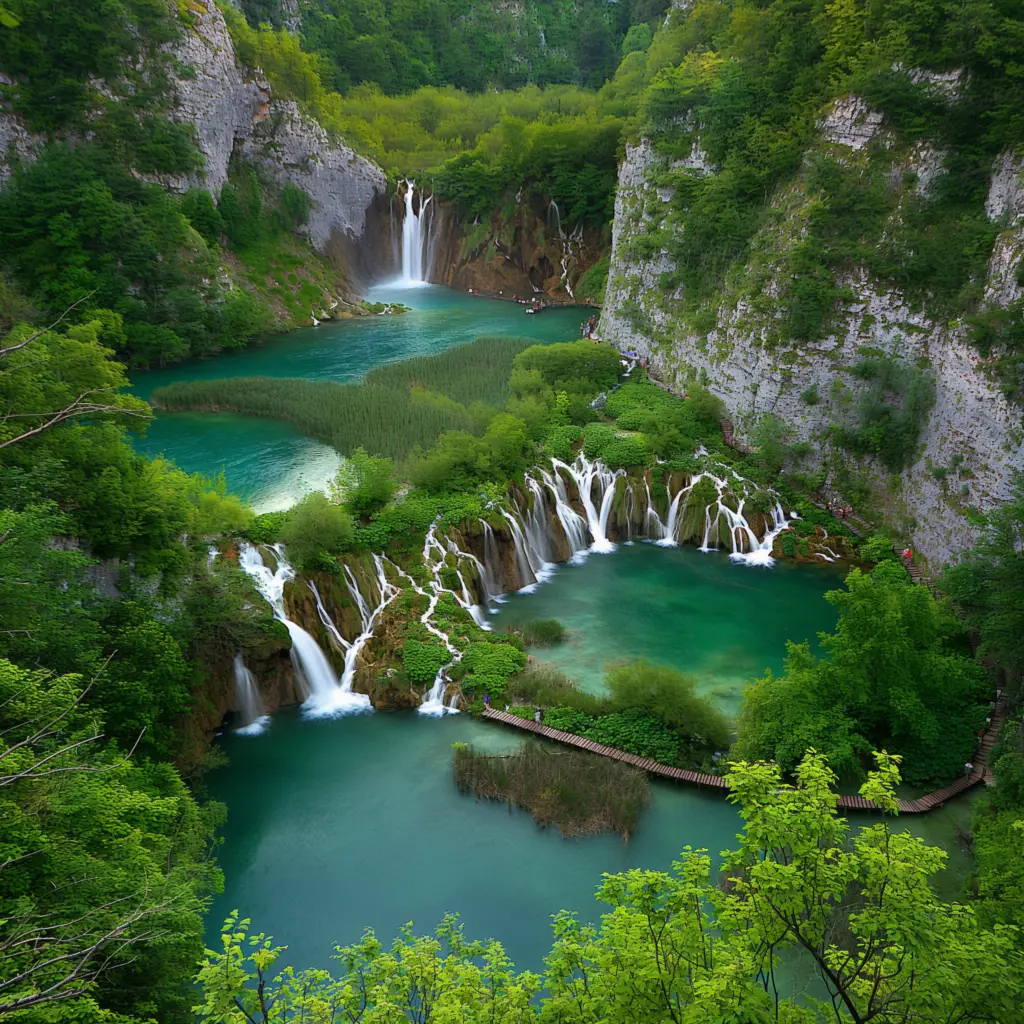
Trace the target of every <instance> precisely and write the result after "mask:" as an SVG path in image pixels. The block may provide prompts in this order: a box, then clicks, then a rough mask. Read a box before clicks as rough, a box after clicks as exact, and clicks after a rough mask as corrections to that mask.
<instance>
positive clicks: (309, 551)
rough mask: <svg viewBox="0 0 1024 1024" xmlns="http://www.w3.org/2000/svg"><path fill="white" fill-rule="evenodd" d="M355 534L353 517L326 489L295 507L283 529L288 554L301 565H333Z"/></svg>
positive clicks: (312, 566)
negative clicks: (332, 499) (329, 498)
mask: <svg viewBox="0 0 1024 1024" xmlns="http://www.w3.org/2000/svg"><path fill="white" fill-rule="evenodd" d="M351 537H352V517H351V516H350V515H349V514H348V512H346V511H345V509H344V508H342V507H341V506H340V505H335V504H333V503H332V502H330V501H328V500H327V496H326V495H325V494H324V493H323V492H322V491H312V492H311V493H309V494H307V495H306V497H304V498H303V499H302V501H300V502H299V503H298V504H297V505H296V506H295V507H294V508H293V509H292V512H291V515H290V516H289V517H288V520H287V522H286V523H285V524H284V526H283V528H282V529H281V539H282V540H283V541H284V543H285V545H286V547H287V549H288V558H289V560H290V561H292V562H293V563H294V564H295V565H296V566H298V567H299V568H300V569H307V570H314V569H318V568H319V569H323V568H330V567H331V566H334V569H335V571H336V569H337V563H336V562H335V561H334V557H333V556H334V555H336V554H337V553H338V552H339V551H341V550H342V549H343V548H344V547H345V545H346V544H347V543H348V541H349V540H350V539H351Z"/></svg>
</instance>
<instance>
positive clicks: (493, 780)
mask: <svg viewBox="0 0 1024 1024" xmlns="http://www.w3.org/2000/svg"><path fill="white" fill-rule="evenodd" d="M452 768H453V770H454V773H455V783H456V785H457V786H458V787H459V791H460V792H462V793H472V794H473V795H474V796H476V797H478V798H480V799H484V800H502V801H507V802H508V803H510V804H515V806H516V807H521V808H522V809H523V810H526V811H529V812H530V813H531V814H532V815H533V816H534V818H535V819H536V820H537V822H538V824H540V825H541V826H543V827H545V828H546V827H547V826H548V825H557V826H558V829H559V831H560V832H561V833H562V835H563V836H580V835H591V834H593V833H595V832H617V833H618V834H619V835H621V836H622V838H623V839H628V838H629V837H630V836H631V835H632V834H633V833H634V832H635V831H636V826H637V822H638V821H639V819H640V812H641V811H642V810H643V809H644V807H646V806H647V804H648V803H650V799H651V787H650V784H649V783H648V781H647V776H646V775H644V773H643V772H638V771H636V770H634V769H632V768H627V767H626V766H625V765H623V764H620V763H619V762H617V761H611V760H609V759H608V758H604V757H594V756H593V755H591V754H583V753H576V752H575V751H572V752H569V751H552V750H548V749H547V748H545V747H542V746H540V745H539V744H536V743H525V744H523V746H521V747H520V748H519V750H518V752H517V753H515V754H510V755H508V756H494V755H489V754H480V753H477V751H476V750H474V749H473V747H471V746H469V745H468V744H465V743H457V744H455V753H454V755H453V758H452Z"/></svg>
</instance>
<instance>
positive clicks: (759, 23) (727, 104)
mask: <svg viewBox="0 0 1024 1024" xmlns="http://www.w3.org/2000/svg"><path fill="white" fill-rule="evenodd" d="M1019 25H1020V21H1019V17H1018V15H1017V13H1016V12H1011V11H1009V10H1008V9H1006V8H1003V7H1000V6H999V5H997V4H988V3H981V4H978V5H975V6H972V7H971V8H970V10H969V11H967V10H964V9H957V8H956V7H955V5H954V4H953V3H951V2H946V0H937V2H935V3H922V4H917V5H913V4H896V5H884V6H882V7H878V8H873V9H871V10H867V9H862V8H856V7H855V6H854V5H851V4H849V3H842V2H837V3H814V4H810V5H806V4H801V3H795V2H781V3H775V4H773V5H771V7H769V8H765V9H760V8H758V9H755V8H753V7H746V6H745V7H742V8H740V9H737V10H733V9H732V8H722V7H721V6H720V5H718V4H715V3H713V2H712V0H699V2H697V3H696V4H694V5H693V6H692V7H691V8H689V9H688V10H687V12H686V14H685V16H678V17H676V18H674V19H673V18H670V19H669V21H668V22H667V24H666V26H665V27H664V29H663V30H662V32H661V33H659V35H658V36H657V37H656V38H655V40H654V42H653V44H652V46H651V47H650V50H649V51H648V54H647V56H646V59H645V60H643V61H641V62H640V63H639V64H638V63H637V62H635V61H631V60H630V58H631V57H633V56H634V55H630V57H627V58H626V60H624V61H623V64H622V66H621V68H620V75H621V76H622V79H623V84H624V86H625V87H626V88H627V89H630V88H632V89H636V88H637V87H639V88H642V89H643V93H642V98H641V103H640V125H639V134H642V135H643V136H644V137H647V138H650V139H652V140H653V142H654V145H655V147H656V149H657V150H659V151H660V152H661V153H662V154H663V155H664V156H665V157H667V158H668V160H670V161H671V160H675V159H680V158H685V157H687V156H689V155H690V153H691V150H692V147H693V145H694V143H695V141H696V140H697V138H698V134H699V143H700V147H701V149H702V150H703V152H704V154H705V155H706V164H707V165H710V168H711V169H710V170H704V169H689V168H687V167H686V166H685V165H684V166H683V167H682V168H680V169H678V170H673V171H671V172H669V173H666V174H665V175H663V176H662V177H661V178H660V179H659V181H658V182H657V184H658V185H660V186H662V187H665V188H671V198H670V199H669V201H668V203H667V204H666V209H665V211H664V212H665V216H664V218H663V220H662V221H661V223H660V224H656V225H654V226H653V227H652V228H651V229H650V230H649V231H648V232H646V233H642V234H640V235H639V236H638V237H637V238H636V239H635V240H634V242H633V246H634V248H635V250H636V252H637V254H638V255H640V256H650V255H653V254H654V253H656V252H666V254H667V255H668V257H669V259H670V261H671V263H672V265H673V266H674V269H673V270H672V271H670V272H669V273H667V274H665V275H663V280H662V281H661V282H660V286H661V287H662V288H663V289H665V290H667V291H672V290H675V289H677V288H678V287H679V286H680V285H681V286H682V295H683V303H684V304H685V306H686V307H687V308H688V309H690V310H693V311H695V310H696V309H697V308H699V307H705V308H711V307H713V305H714V303H715V302H716V296H717V295H718V294H720V292H721V290H722V289H723V287H725V286H726V282H727V278H728V275H729V272H730V270H731V268H733V267H737V266H742V265H743V264H745V263H747V262H748V257H749V256H750V255H751V254H752V253H751V243H752V242H753V241H754V239H755V236H756V234H757V232H758V231H759V230H762V229H764V235H763V236H762V238H763V240H764V241H765V242H767V243H768V244H770V245H774V242H775V239H776V238H777V237H778V234H777V229H778V227H779V226H780V224H781V225H783V226H784V229H785V230H786V234H787V237H789V238H792V239H793V243H792V244H791V245H790V247H789V249H788V251H787V252H786V262H787V264H788V266H787V268H786V270H787V272H786V274H785V275H784V286H785V292H786V294H785V296H784V303H783V306H784V310H785V317H786V320H785V323H784V324H783V325H782V331H781V333H782V334H783V335H784V337H786V338H788V339H792V340H797V341H804V340H810V339H814V338H817V337H821V336H823V334H825V333H827V332H828V329H829V325H830V323H829V322H830V319H831V316H832V314H833V313H834V311H836V310H837V308H838V307H839V305H840V303H842V302H844V301H846V300H847V299H848V298H849V295H848V293H846V292H845V291H844V290H843V289H842V288H841V287H840V285H839V280H840V277H839V275H840V274H842V273H848V272H849V271H850V270H851V269H852V267H853V266H854V265H855V264H856V263H858V262H860V263H864V264H866V265H867V266H868V268H869V270H870V272H871V273H872V274H873V276H874V277H875V278H876V279H877V280H880V281H881V282H882V283H883V286H885V287H889V288H893V289H897V290H899V291H900V292H901V293H902V294H903V295H904V296H905V297H906V298H907V299H908V300H909V301H911V302H913V303H915V304H918V305H920V304H926V305H927V307H928V310H929V312H930V313H931V314H932V315H933V316H935V317H940V318H941V317H947V318H948V317H950V316H953V315H956V314H957V313H962V312H964V311H967V312H970V311H971V310H972V309H973V307H975V306H976V305H977V302H978V299H979V298H980V284H981V281H982V279H983V276H984V272H985V266H986V263H987V259H988V255H989V253H990V252H991V248H992V242H993V240H994V238H995V229H994V226H993V225H992V224H990V223H989V222H988V220H987V218H986V216H985V210H984V203H985V198H986V189H987V183H988V176H989V171H990V169H991V166H992V162H993V160H994V158H995V156H996V155H997V154H998V153H999V152H1000V151H1001V150H1002V149H1004V148H1006V147H1008V146H1012V145H1013V143H1012V140H1013V139H1015V138H1016V137H1019V134H1020V124H1019V114H1018V113H1017V111H1019V110H1020V109H1021V97H1022V85H1021V82H1020V79H1019V76H1017V75H1016V74H1014V73H1012V72H1008V68H1009V67H1010V66H1012V65H1014V64H1015V62H1016V61H1017V60H1019V56H1020V42H1019V39H1020V34H1019ZM918 68H944V69H945V68H958V69H960V68H963V69H964V75H963V78H962V79H961V81H960V85H959V86H958V88H957V91H956V93H955V94H951V95H947V94H945V93H943V92H942V91H940V90H939V89H938V88H935V87H933V86H931V85H930V84H929V82H928V80H927V78H924V77H923V76H920V75H918V74H916V73H915V72H914V71H913V70H912V69H918ZM627 83H628V84H627ZM849 95H856V96H860V97H862V98H863V99H864V101H865V102H866V103H867V104H868V105H869V106H870V107H871V109H873V110H876V111H879V112H880V113H882V114H883V115H884V116H886V118H887V122H888V124H889V125H890V128H891V129H893V130H894V132H895V134H897V136H899V137H901V138H902V140H903V141H904V143H905V144H906V145H908V146H909V144H910V143H911V142H917V141H920V140H928V142H929V143H930V144H931V145H932V146H933V147H934V149H935V150H937V151H940V152H942V153H947V154H949V156H948V157H947V158H946V159H945V160H944V161H943V162H942V163H943V165H942V173H941V174H940V175H939V176H938V178H937V180H936V181H934V182H932V183H931V184H930V186H929V189H928V191H927V194H922V193H925V190H924V189H923V188H919V187H918V185H919V183H918V181H917V179H916V176H913V175H907V176H906V178H905V180H904V181H902V182H900V181H899V180H893V178H892V176H891V173H890V177H889V179H888V180H887V179H886V174H887V172H890V168H891V165H892V163H893V156H892V151H891V148H890V147H883V146H878V147H877V148H876V147H871V146H869V147H867V148H866V150H865V152H864V153H863V154H861V155H860V156H859V157H858V158H855V159H853V160H844V161H843V162H842V163H840V162H837V161H836V160H834V159H832V158H831V157H830V156H828V155H827V154H828V150H827V148H824V147H822V148H824V149H825V151H824V154H823V153H821V152H818V153H815V152H814V143H815V142H816V136H817V135H818V133H819V131H820V127H819V126H820V115H821V111H822V110H823V109H824V108H825V107H826V104H827V103H828V102H829V101H830V100H832V99H834V98H836V97H842V96H849ZM808 151H811V152H812V159H810V160H809V161H807V162H804V157H805V154H807V153H808ZM784 190H788V191H784ZM797 191H799V193H800V198H801V205H800V208H799V210H798V212H797V216H798V217H799V221H798V222H797V223H796V224H795V225H794V224H793V223H792V221H791V220H787V221H782V220H781V218H779V217H778V216H777V215H776V214H775V213H774V211H773V207H775V208H776V209H778V208H779V207H780V206H781V207H783V208H785V209H786V211H787V212H788V211H791V210H793V205H792V204H790V203H788V202H787V200H788V198H789V195H791V194H793V193H794V192H797ZM753 255H755V258H756V257H758V256H760V255H761V254H760V252H756V253H754V254H753Z"/></svg>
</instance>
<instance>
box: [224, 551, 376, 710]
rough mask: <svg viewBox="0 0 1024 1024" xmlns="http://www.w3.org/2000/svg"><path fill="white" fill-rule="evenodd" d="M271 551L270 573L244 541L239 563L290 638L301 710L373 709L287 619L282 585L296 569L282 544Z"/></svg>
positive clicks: (313, 641)
mask: <svg viewBox="0 0 1024 1024" xmlns="http://www.w3.org/2000/svg"><path fill="white" fill-rule="evenodd" d="M274 554H275V555H276V556H277V569H276V570H274V571H273V572H271V570H270V568H269V566H267V565H266V564H265V563H264V561H263V556H262V555H261V554H260V552H259V549H258V548H256V547H254V546H253V545H251V544H243V545H242V548H241V551H240V552H239V556H238V564H239V566H240V567H241V569H242V570H243V571H244V572H245V573H247V574H248V575H249V576H250V577H252V579H253V581H254V582H255V584H256V589H257V590H258V591H259V592H260V593H261V594H262V595H263V597H264V598H265V599H266V601H267V603H268V604H269V605H270V607H271V608H272V609H273V612H274V617H275V618H277V619H278V620H280V621H281V622H283V623H284V624H285V627H286V628H287V629H288V634H289V636H290V637H291V638H292V664H293V665H294V667H295V675H296V677H297V679H298V681H299V686H300V689H301V690H302V692H303V693H304V694H305V697H306V699H305V701H304V702H303V705H302V709H303V711H304V712H305V713H306V714H307V715H309V716H310V717H314V718H320V717H326V716H331V715H343V714H351V713H352V712H356V711H370V710H372V708H371V706H370V698H369V697H367V696H366V695H365V694H362V693H353V692H352V690H351V685H352V683H351V679H349V680H348V689H344V688H343V687H342V685H341V684H340V683H339V681H338V677H337V676H336V675H335V674H334V669H332V668H331V663H330V662H329V661H328V660H327V656H326V655H325V654H324V652H323V651H322V650H321V649H320V645H319V644H318V643H317V642H316V640H315V639H314V638H313V637H312V636H311V635H310V634H309V633H307V632H306V630H304V629H303V628H302V627H301V626H300V625H299V624H298V623H297V622H292V620H291V619H289V618H288V616H287V614H286V612H285V607H284V585H285V584H286V583H287V582H288V581H289V580H291V579H294V578H295V570H294V569H293V568H292V567H291V566H290V565H289V564H288V562H286V561H285V557H284V548H283V547H281V546H280V545H275V547H274ZM364 643H365V641H364Z"/></svg>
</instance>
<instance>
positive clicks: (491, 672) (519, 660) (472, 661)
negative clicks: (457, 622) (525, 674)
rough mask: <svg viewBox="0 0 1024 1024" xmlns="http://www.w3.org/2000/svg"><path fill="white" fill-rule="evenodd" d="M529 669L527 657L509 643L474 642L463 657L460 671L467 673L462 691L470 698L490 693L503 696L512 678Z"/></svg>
mask: <svg viewBox="0 0 1024 1024" xmlns="http://www.w3.org/2000/svg"><path fill="white" fill-rule="evenodd" d="M525 667H526V655H525V654H524V653H523V652H522V651H520V650H519V649H518V648H516V647H513V646H512V645H511V644H507V643H488V642H487V641H474V642H473V643H471V644H470V645H469V646H468V647H467V648H466V650H465V653H464V654H463V656H462V662H461V664H460V669H461V670H462V671H464V672H465V675H464V676H463V679H462V692H463V693H464V694H466V695H467V696H474V695H478V694H482V693H489V694H490V695H491V697H500V696H501V695H502V694H503V693H504V692H505V690H506V688H507V686H508V682H509V679H510V677H512V676H514V675H515V674H516V673H517V672H522V670H523V669H524V668H525Z"/></svg>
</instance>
